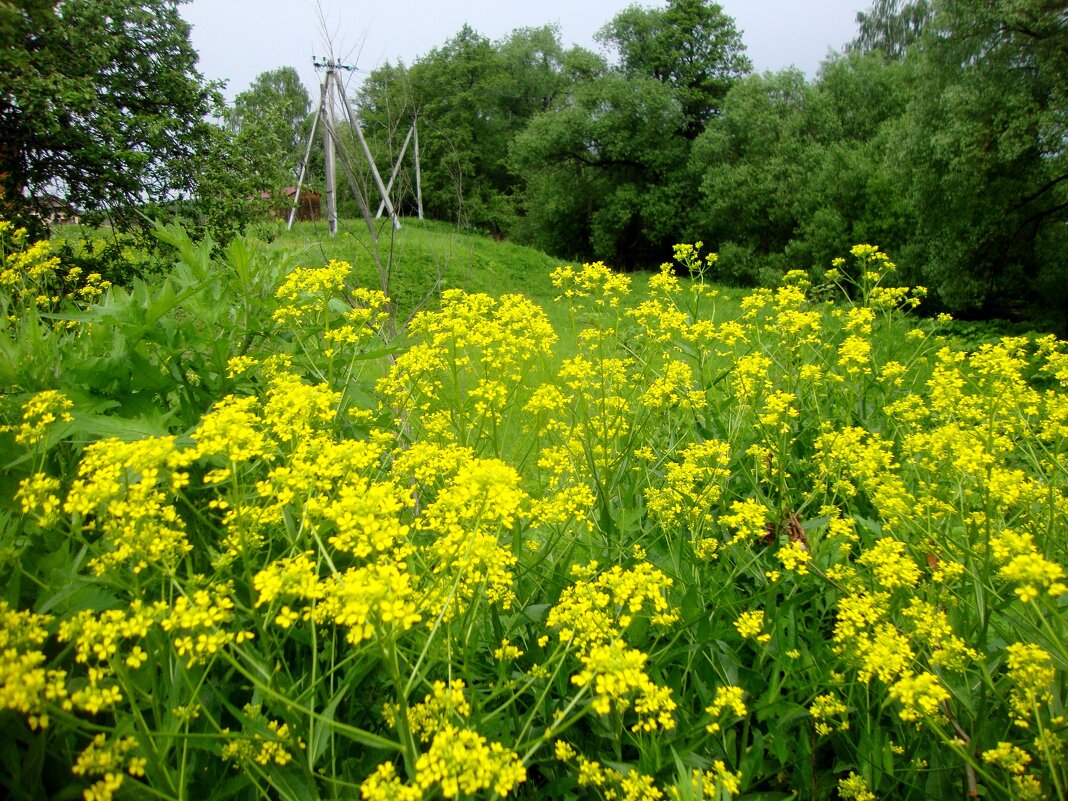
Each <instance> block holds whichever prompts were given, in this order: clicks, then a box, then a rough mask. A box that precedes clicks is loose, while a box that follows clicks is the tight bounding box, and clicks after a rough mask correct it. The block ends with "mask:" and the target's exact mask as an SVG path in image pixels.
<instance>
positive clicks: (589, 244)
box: [511, 74, 688, 267]
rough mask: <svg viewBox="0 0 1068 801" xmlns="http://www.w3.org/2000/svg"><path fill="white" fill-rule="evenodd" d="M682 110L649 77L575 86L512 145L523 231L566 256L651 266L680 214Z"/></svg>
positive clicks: (679, 223)
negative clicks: (520, 193) (521, 186)
mask: <svg viewBox="0 0 1068 801" xmlns="http://www.w3.org/2000/svg"><path fill="white" fill-rule="evenodd" d="M682 120H683V117H682V110H681V108H680V107H679V104H678V102H677V101H676V100H675V97H674V95H673V93H672V92H671V90H670V89H669V88H668V87H666V86H664V85H663V84H661V83H660V82H658V81H656V80H654V79H652V78H642V77H632V78H628V77H625V76H623V75H619V74H609V75H605V76H603V77H600V78H597V79H595V80H592V81H586V82H582V83H578V84H575V85H574V87H573V88H572V90H571V97H570V100H569V102H568V103H566V104H560V105H559V106H558V107H555V108H553V109H551V110H549V111H547V112H544V113H542V114H539V115H537V116H536V117H534V118H533V119H532V120H531V122H530V125H528V126H527V128H526V130H524V131H523V132H522V133H521V134H520V135H519V136H517V137H516V139H515V141H514V142H513V143H512V148H511V163H512V167H513V169H514V170H515V172H516V173H517V174H518V175H519V176H520V178H521V180H522V182H523V184H524V186H525V187H526V188H525V191H524V195H523V207H524V211H525V214H524V217H523V218H522V219H521V221H520V229H519V230H520V233H521V235H522V238H523V239H525V240H527V241H530V242H533V243H534V244H536V245H538V246H539V247H541V248H542V249H544V250H546V251H548V252H551V253H556V254H558V255H561V256H565V257H568V258H570V257H575V256H580V257H586V256H594V257H596V258H600V259H604V260H606V261H609V262H610V263H611V264H613V265H615V266H620V267H623V266H635V265H641V264H648V263H655V261H652V260H655V259H657V258H658V257H662V255H663V254H664V253H666V252H668V250H669V249H670V246H671V244H673V241H674V239H675V237H677V236H678V232H679V231H680V230H682V229H683V228H684V227H685V220H686V219H687V216H688V215H687V195H688V193H687V190H686V187H687V184H688V181H687V176H686V174H685V164H686V153H687V145H688V143H687V142H686V140H685V139H683V138H682V137H681V136H678V135H677V134H676V132H677V131H678V130H679V128H680V127H681V124H682Z"/></svg>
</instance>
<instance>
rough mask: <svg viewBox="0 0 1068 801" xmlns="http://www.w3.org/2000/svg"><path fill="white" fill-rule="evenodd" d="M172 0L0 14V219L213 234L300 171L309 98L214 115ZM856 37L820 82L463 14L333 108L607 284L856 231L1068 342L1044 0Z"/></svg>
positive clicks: (748, 272)
mask: <svg viewBox="0 0 1068 801" xmlns="http://www.w3.org/2000/svg"><path fill="white" fill-rule="evenodd" d="M178 5H179V3H178V1H177V0H143V1H142V2H139V3H133V4H131V3H125V2H119V0H64V1H63V2H57V0H19V2H14V3H5V2H0V76H2V78H3V85H2V86H0V89H2V95H0V186H2V190H3V194H2V195H0V202H2V204H3V206H4V210H3V212H2V213H4V214H6V215H7V216H12V215H17V214H19V213H20V212H24V211H25V210H26V208H27V207H29V206H32V203H33V200H34V198H36V197H39V196H40V194H41V193H42V192H45V191H48V192H53V193H57V194H60V195H62V196H64V197H65V198H66V199H68V200H69V201H70V202H71V203H72V204H75V205H77V206H78V207H79V208H81V209H85V210H88V211H91V210H93V209H97V210H99V211H101V212H103V213H105V214H107V215H108V216H109V217H110V218H111V219H112V220H113V221H116V222H118V223H121V222H122V221H123V219H126V218H134V219H136V218H138V217H139V216H140V215H142V214H144V213H145V212H146V210H147V209H148V208H149V207H150V206H151V205H152V203H156V204H157V205H159V206H161V207H162V208H163V209H164V210H168V209H169V210H170V211H174V210H175V209H176V208H180V209H184V210H185V212H186V213H187V214H188V215H189V216H191V217H192V218H194V219H195V220H196V221H197V222H198V223H199V224H201V225H203V226H205V227H206V228H208V229H209V230H215V231H216V232H217V236H226V235H227V234H228V233H232V232H234V231H236V230H240V228H241V226H242V225H243V224H244V223H245V222H246V221H247V220H249V219H253V218H254V214H255V213H256V211H257V209H256V208H255V206H256V204H255V203H250V200H252V199H256V200H258V199H259V198H260V197H261V195H262V193H263V192H265V191H266V192H268V193H270V192H277V191H278V190H279V189H281V188H282V187H284V186H285V185H287V184H292V183H293V182H294V180H295V174H296V173H295V166H296V164H297V163H298V162H299V161H300V159H301V157H302V156H303V152H302V151H303V149H304V141H305V139H306V137H307V135H308V129H309V125H310V117H311V111H312V108H313V105H312V103H311V98H309V96H308V93H307V90H306V89H305V88H304V87H303V86H301V84H300V81H299V78H298V76H297V74H296V71H295V70H293V69H292V68H288V67H283V68H280V69H278V70H273V71H271V72H268V73H264V74H263V75H261V76H259V77H258V78H257V79H256V80H255V81H254V82H253V84H252V85H251V86H250V87H248V89H246V90H245V91H244V92H242V93H241V94H239V95H238V96H237V98H236V100H235V102H234V104H233V105H232V106H230V107H228V108H227V107H225V106H224V104H223V103H222V101H221V96H220V94H219V91H218V90H219V87H218V86H214V85H211V84H207V83H205V82H204V81H203V80H202V79H201V77H200V76H199V75H198V74H197V73H196V70H195V64H196V53H195V51H194V50H193V48H192V46H191V45H190V43H189V37H188V33H189V30H188V25H186V24H185V23H184V22H183V21H182V20H181V18H180V16H179V14H178V10H177V8H178ZM857 22H858V29H857V35H856V37H855V39H854V40H853V41H852V42H850V43H848V44H847V45H846V46H845V47H843V49H842V50H841V51H840V52H838V53H835V54H833V55H831V56H830V57H829V58H827V59H826V60H825V61H824V63H823V64H822V66H821V67H820V70H819V72H818V74H817V76H816V77H815V78H813V79H808V78H806V76H805V75H804V74H802V73H801V72H799V71H797V70H794V69H788V70H782V71H779V72H765V73H755V72H754V71H753V69H752V64H751V62H750V61H749V59H748V58H747V56H746V52H745V45H744V42H743V39H742V36H741V34H740V33H739V31H738V30H737V27H736V26H735V23H734V20H733V19H732V18H731V17H730V16H728V15H727V14H726V13H725V12H724V10H723V9H722V7H721V6H719V5H718V4H717V3H714V2H710V1H709V0H667V2H666V3H663V4H661V5H659V6H657V7H652V8H645V7H640V6H631V7H629V8H627V9H625V10H623V11H621V12H620V13H619V14H618V15H616V16H615V17H614V18H613V19H611V20H609V21H608V22H606V24H605V25H604V26H603V28H602V29H601V31H600V33H599V34H598V37H597V39H598V43H599V45H600V46H601V50H602V52H600V53H596V52H593V51H591V50H588V49H586V48H582V47H565V46H564V44H563V43H562V42H561V39H560V32H559V30H558V29H557V28H555V27H553V26H544V27H541V28H528V29H520V30H516V31H514V32H512V33H511V34H510V35H509V36H506V37H504V38H503V39H501V40H499V41H491V40H490V39H488V38H487V37H485V36H483V35H481V34H479V33H478V32H477V31H475V30H474V29H472V28H470V27H466V26H465V27H464V28H463V29H461V30H460V31H459V32H457V33H456V34H455V35H454V36H452V37H451V38H449V39H448V40H447V41H445V42H444V43H443V44H442V45H441V46H439V47H437V48H434V49H433V50H431V51H430V52H429V53H427V54H425V55H424V56H422V57H420V58H418V59H416V60H415V61H414V62H413V63H411V64H410V65H406V64H403V63H395V64H386V65H384V66H382V67H380V68H378V69H376V70H373V71H372V72H370V73H369V74H366V75H365V76H364V79H363V80H362V82H361V83H360V84H359V86H358V87H357V88H356V89H355V91H354V96H353V100H354V103H355V104H356V106H357V110H358V113H359V116H360V118H361V120H362V121H363V125H364V127H365V130H366V132H367V134H368V136H369V138H370V140H371V144H372V147H373V148H374V150H375V154H376V159H377V161H378V164H379V165H380V167H383V165H386V164H390V163H391V162H392V160H393V159H394V158H395V156H396V153H397V150H398V149H399V147H400V144H401V142H402V141H403V138H404V135H405V133H406V132H407V129H408V126H409V125H410V124H411V123H412V121H413V120H418V125H419V137H420V147H421V151H422V188H423V199H424V206H425V209H426V212H427V214H428V215H429V216H431V217H435V218H438V219H444V220H452V221H455V222H457V223H459V224H461V225H463V226H468V227H472V228H476V229H481V230H484V231H486V232H488V233H491V234H493V235H496V236H500V237H508V238H510V239H513V240H516V241H519V242H524V243H528V244H532V245H535V246H537V247H540V248H542V249H543V250H546V251H548V252H550V253H553V254H555V255H558V256H560V257H562V258H567V259H584V260H592V259H602V260H604V261H606V262H608V263H610V264H612V265H614V266H617V267H620V268H635V267H642V266H652V265H655V264H657V263H659V262H660V261H662V260H663V259H664V255H665V254H666V253H669V252H670V246H671V245H672V244H674V243H676V242H680V241H696V240H701V241H703V242H704V243H705V244H706V247H707V248H710V249H713V250H716V251H718V252H719V254H720V258H719V261H718V263H717V269H718V271H719V274H718V278H719V279H720V280H723V281H726V282H730V283H735V284H756V283H761V282H767V281H773V280H775V279H776V278H777V277H778V276H779V275H781V274H782V273H783V272H784V271H785V270H786V269H789V268H803V269H815V270H817V271H818V270H820V269H823V268H825V267H827V266H828V265H829V264H830V262H831V260H832V259H834V258H835V257H836V256H838V255H840V254H842V253H843V252H845V251H846V250H848V248H849V247H850V246H851V245H853V244H856V243H861V242H864V243H874V244H878V245H879V246H880V247H881V248H882V249H884V250H886V251H888V252H890V253H892V254H893V255H894V257H895V260H896V262H897V263H898V266H899V278H900V280H902V281H903V282H910V283H914V284H922V285H926V286H928V287H929V288H930V290H931V293H932V302H931V303H929V306H930V307H931V308H936V309H946V310H949V311H952V312H955V313H957V314H961V315H973V316H995V315H997V316H1031V317H1040V316H1043V315H1045V317H1046V320H1051V319H1054V318H1055V319H1056V324H1058V325H1059V326H1061V327H1062V328H1063V327H1064V326H1065V322H1066V317H1065V315H1066V312H1068V280H1066V278H1068V275H1066V266H1068V264H1066V262H1068V257H1066V255H1065V253H1066V248H1065V244H1066V242H1065V235H1066V233H1065V232H1066V230H1068V229H1066V221H1068V216H1066V215H1068V14H1066V12H1065V7H1064V4H1063V3H1062V2H1057V1H1055V0H875V2H874V3H873V4H872V6H871V7H870V8H869V9H868V10H867V11H865V12H863V13H861V14H858V19H857ZM339 127H342V128H344V125H343V124H342V123H339ZM340 138H341V140H342V142H343V145H342V146H343V147H345V146H346V145H344V140H345V137H344V136H342V137H340ZM321 158H322V157H321V151H320V149H319V148H318V147H314V148H313V150H312V164H311V165H310V167H311V176H312V182H313V184H315V183H316V182H318V183H321V181H322V166H321ZM351 161H352V163H356V161H357V159H356V158H355V156H353V157H352V159H351ZM410 179H411V176H410V173H403V172H402V175H401V182H402V183H403V182H404V181H405V180H408V181H410ZM343 183H344V182H342V184H343ZM340 191H341V195H342V208H343V210H345V203H346V202H348V203H351V199H349V200H347V201H346V199H345V196H346V193H347V190H346V188H345V187H344V186H343V185H342V187H341V190H340ZM407 197H408V198H409V199H410V198H411V193H409V194H408V196H407ZM274 202H275V201H273V200H272V201H268V203H267V205H270V204H271V203H274ZM402 203H403V201H402ZM183 204H184V205H183ZM262 205H263V204H261V208H260V209H259V211H260V212H261V213H262ZM131 210H133V211H134V212H136V213H135V214H131ZM403 210H407V211H411V210H412V206H411V205H410V204H409V205H407V206H403V205H402V211H403ZM350 211H354V209H350Z"/></svg>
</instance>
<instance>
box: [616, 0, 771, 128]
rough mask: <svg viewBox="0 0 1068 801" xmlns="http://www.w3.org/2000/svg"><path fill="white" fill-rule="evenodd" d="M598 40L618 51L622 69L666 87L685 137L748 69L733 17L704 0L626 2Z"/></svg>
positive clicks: (704, 120) (716, 107)
mask: <svg viewBox="0 0 1068 801" xmlns="http://www.w3.org/2000/svg"><path fill="white" fill-rule="evenodd" d="M598 39H599V40H600V41H601V42H603V43H605V44H607V45H609V46H610V47H613V48H615V49H616V51H617V52H618V53H619V60H620V68H621V69H622V71H623V72H624V74H626V75H644V76H647V77H650V78H655V79H656V80H658V81H660V82H661V83H663V84H666V85H667V86H670V87H671V88H672V90H673V91H674V92H675V96H676V98H677V100H678V101H679V103H680V105H681V106H682V111H683V116H684V119H685V123H684V131H685V133H686V136H687V138H690V139H694V138H696V137H697V135H698V134H699V133H700V132H701V130H702V129H703V127H704V125H705V123H707V122H708V120H709V119H710V118H711V117H713V116H714V115H715V114H716V113H717V112H718V111H719V108H720V105H721V104H722V102H723V99H724V98H725V97H726V96H727V92H728V91H730V88H731V85H732V84H733V83H734V82H735V81H736V80H737V79H738V78H740V77H741V76H743V75H745V74H746V73H748V72H749V71H750V70H751V69H752V64H751V63H750V61H749V59H748V57H747V56H746V55H745V45H744V44H743V42H742V36H741V34H740V33H739V32H738V29H737V28H736V27H735V26H734V20H733V18H731V17H730V16H728V15H727V14H725V13H724V11H723V8H722V7H721V6H720V5H719V4H718V3H710V2H708V1H707V0H668V5H667V8H664V9H655V8H640V7H639V6H630V7H629V8H627V9H625V10H623V11H621V12H620V13H619V14H617V15H616V17H615V18H614V19H613V20H612V21H611V22H609V23H608V24H607V25H605V26H604V27H603V28H602V29H601V31H600V33H599V34H598Z"/></svg>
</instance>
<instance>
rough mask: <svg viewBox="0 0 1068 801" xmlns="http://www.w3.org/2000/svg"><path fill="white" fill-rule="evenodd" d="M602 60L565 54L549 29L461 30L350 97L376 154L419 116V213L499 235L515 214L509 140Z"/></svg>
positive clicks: (385, 70) (388, 154)
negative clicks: (496, 33) (491, 33)
mask: <svg viewBox="0 0 1068 801" xmlns="http://www.w3.org/2000/svg"><path fill="white" fill-rule="evenodd" d="M603 68H604V64H603V60H601V59H599V58H598V57H597V56H595V55H593V54H591V53H588V52H587V51H583V50H581V49H580V48H572V49H571V50H565V49H564V48H563V47H562V46H561V44H560V40H559V31H558V29H557V28H555V27H553V26H544V27H541V28H521V29H518V30H516V31H514V32H513V33H512V34H510V35H509V36H508V37H506V38H505V39H503V40H501V41H499V42H491V41H490V40H488V39H487V38H486V37H484V36H482V35H481V34H479V33H477V32H476V31H475V30H473V29H472V28H470V27H468V26H465V27H464V28H463V29H461V30H460V31H459V32H458V33H457V34H456V35H455V36H453V37H452V38H450V39H449V40H448V41H447V42H445V44H444V45H442V46H441V47H438V48H435V49H433V50H431V51H430V52H429V53H427V54H426V55H425V56H423V57H421V58H419V59H418V60H417V61H416V62H415V63H414V64H413V65H412V66H411V67H407V68H406V67H404V66H403V65H387V66H385V67H382V68H380V69H378V70H375V71H374V72H373V73H372V74H371V75H369V76H368V78H367V79H366V80H365V81H364V83H363V86H362V87H361V90H360V93H359V96H358V102H359V107H360V116H361V118H362V119H363V120H364V121H365V123H366V128H367V131H368V134H369V135H370V136H371V137H372V138H374V139H375V140H376V153H381V154H382V155H383V160H384V161H386V160H393V159H394V158H395V157H396V151H397V149H398V148H399V147H400V143H401V141H402V140H403V137H404V135H405V133H406V132H407V129H408V125H410V123H411V120H412V119H413V117H417V118H418V120H419V145H420V149H421V154H422V168H423V170H422V190H423V203H424V206H425V209H426V213H427V214H428V215H429V216H431V217H436V218H437V219H451V220H457V221H459V222H462V223H464V224H469V225H472V226H475V227H478V228H483V229H486V230H489V231H492V232H493V233H495V234H503V233H505V232H509V231H511V229H512V226H513V224H514V220H515V213H514V200H513V198H514V195H515V193H516V191H517V176H516V175H515V173H514V171H513V170H512V169H511V166H510V165H509V162H508V160H507V154H508V148H509V145H510V143H511V142H512V140H513V139H514V138H515V136H516V135H517V134H518V133H519V132H520V131H521V130H522V129H523V128H524V127H525V126H526V124H527V122H528V121H529V120H530V119H531V118H532V117H533V116H534V115H535V114H537V113H539V112H542V111H544V110H545V109H547V108H550V107H552V106H553V105H554V104H555V103H557V102H559V101H560V100H561V99H562V98H563V97H564V96H565V95H566V94H567V92H568V87H569V86H570V85H571V84H572V82H573V81H574V80H575V79H576V76H581V77H583V78H585V77H588V76H590V75H593V74H598V73H599V72H602V71H603Z"/></svg>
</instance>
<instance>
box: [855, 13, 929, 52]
mask: <svg viewBox="0 0 1068 801" xmlns="http://www.w3.org/2000/svg"><path fill="white" fill-rule="evenodd" d="M933 16H934V5H933V3H932V2H931V0H875V2H873V3H872V5H871V7H870V8H869V9H868V10H867V11H861V12H858V13H857V27H858V29H859V30H858V31H857V36H856V38H855V39H854V40H853V41H852V42H851V43H850V45H849V47H850V49H853V50H859V51H860V52H862V53H869V52H872V51H878V52H880V53H882V54H883V55H884V56H886V57H887V58H891V59H900V58H903V57H904V55H905V53H906V52H908V49H909V48H910V47H912V46H913V45H914V44H915V43H916V42H918V41H919V39H920V37H921V36H922V35H923V32H924V30H926V28H927V25H928V23H929V22H930V21H931V18H932V17H933Z"/></svg>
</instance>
